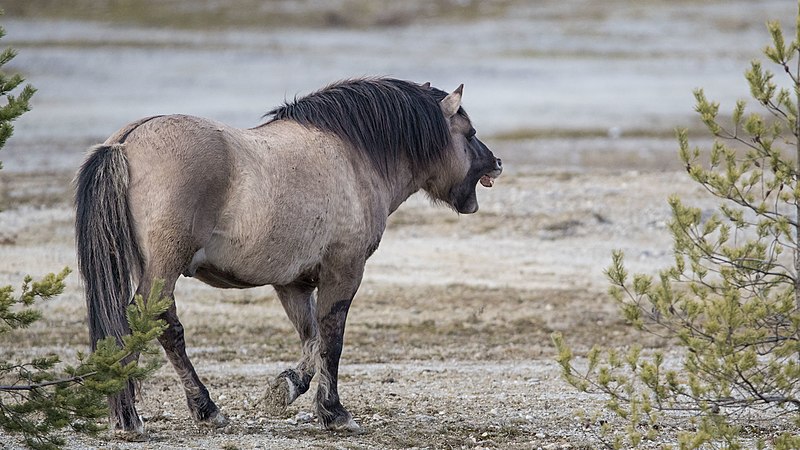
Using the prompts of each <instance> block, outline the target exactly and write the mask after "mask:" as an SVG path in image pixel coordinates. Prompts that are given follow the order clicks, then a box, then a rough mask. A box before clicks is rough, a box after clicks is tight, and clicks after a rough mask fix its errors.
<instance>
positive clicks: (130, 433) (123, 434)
mask: <svg viewBox="0 0 800 450" xmlns="http://www.w3.org/2000/svg"><path fill="white" fill-rule="evenodd" d="M114 438H116V439H119V440H122V441H127V442H147V433H145V432H144V425H142V426H139V427H137V428H136V429H134V430H114Z"/></svg>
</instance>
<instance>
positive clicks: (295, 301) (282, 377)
mask: <svg viewBox="0 0 800 450" xmlns="http://www.w3.org/2000/svg"><path fill="white" fill-rule="evenodd" d="M275 290H276V291H277V293H278V297H279V298H280V299H281V304H283V309H284V310H285V311H286V315H287V316H289V320H291V321H292V324H293V325H294V327H295V329H296V330H297V333H298V334H299V335H300V343H301V345H302V353H301V355H300V361H299V362H298V363H297V366H296V367H295V368H293V369H286V370H284V371H283V372H281V373H280V374H279V375H278V376H277V377H275V379H274V380H273V381H272V383H271V384H270V386H269V387H268V389H267V393H266V396H265V401H266V402H265V403H266V408H267V410H268V412H269V413H270V414H272V415H279V414H282V413H283V412H284V411H285V410H286V406H287V405H289V404H291V403H292V402H293V401H294V400H295V399H296V398H297V397H299V396H300V395H302V394H304V393H305V392H306V391H308V387H309V385H310V384H311V379H312V378H314V373H315V371H316V370H315V366H316V364H315V362H316V355H317V352H318V349H317V342H318V341H317V322H316V317H315V308H314V298H313V296H312V293H313V292H314V286H313V285H310V284H307V283H302V282H298V283H295V284H291V285H287V286H276V287H275Z"/></svg>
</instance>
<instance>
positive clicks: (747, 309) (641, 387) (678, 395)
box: [554, 3, 800, 449]
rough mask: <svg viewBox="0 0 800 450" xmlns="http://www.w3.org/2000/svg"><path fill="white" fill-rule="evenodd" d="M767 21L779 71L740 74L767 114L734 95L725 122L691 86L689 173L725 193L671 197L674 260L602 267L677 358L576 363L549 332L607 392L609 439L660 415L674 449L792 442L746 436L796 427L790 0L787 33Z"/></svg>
mask: <svg viewBox="0 0 800 450" xmlns="http://www.w3.org/2000/svg"><path fill="white" fill-rule="evenodd" d="M798 6H799V7H800V3H799V4H798ZM768 29H769V32H770V34H771V36H772V45H771V46H769V47H767V48H766V49H765V50H764V53H765V55H766V56H767V58H768V59H769V60H770V61H772V62H773V63H775V64H777V65H778V66H779V68H780V71H781V72H783V75H785V77H786V78H787V80H780V81H779V80H776V79H775V78H776V77H775V75H774V74H773V73H771V72H770V71H768V70H766V69H764V67H763V66H762V64H761V63H760V62H759V61H753V62H752V64H751V66H750V68H749V69H748V70H747V72H746V79H747V82H748V84H749V87H750V92H751V94H752V96H753V98H754V99H755V100H756V101H757V102H758V104H759V105H760V106H762V107H763V108H764V109H765V110H766V112H767V115H766V117H765V116H764V115H762V114H758V113H750V114H746V113H745V106H746V105H745V102H744V101H739V102H737V103H736V106H735V107H734V110H733V114H732V119H731V122H732V123H731V125H730V126H726V125H723V121H721V120H719V119H718V111H719V104H718V103H714V102H711V101H709V100H708V99H707V98H706V96H705V94H704V93H703V91H702V90H701V89H698V90H696V91H695V98H696V101H697V106H696V110H697V112H698V113H699V114H700V117H701V119H702V121H703V123H704V124H705V126H706V127H707V128H708V130H709V131H710V132H711V134H712V135H713V136H714V138H715V140H714V143H713V146H712V148H711V150H710V152H701V151H700V150H699V149H697V148H694V149H690V147H689V143H688V138H687V134H686V132H685V131H684V130H681V131H679V133H678V141H679V144H680V157H681V160H682V161H683V163H684V164H685V166H686V170H687V172H688V173H689V176H690V177H691V178H692V180H694V181H695V182H697V183H699V184H700V185H701V186H702V187H703V188H705V189H706V190H707V191H708V192H709V193H711V194H712V195H714V196H716V197H717V198H719V199H721V200H722V201H723V202H722V203H721V204H720V205H719V209H718V211H717V212H716V213H713V214H708V213H706V212H705V211H703V210H701V209H700V208H695V207H690V206H686V205H684V203H683V202H682V201H681V199H680V198H678V197H677V196H673V197H671V198H670V199H669V205H670V208H671V210H672V221H671V222H670V224H669V230H670V232H671V234H672V237H673V242H674V249H673V250H674V254H675V264H674V265H673V266H672V267H669V268H667V269H665V270H663V271H661V273H660V274H659V276H658V277H652V276H649V275H645V274H636V275H633V276H632V277H631V276H629V274H628V271H627V269H626V268H625V265H624V263H623V256H622V253H621V252H615V253H614V255H613V262H612V265H611V267H610V268H609V269H608V270H607V272H606V274H607V276H608V278H609V280H610V281H611V284H612V288H611V294H612V296H613V298H614V300H615V301H616V302H617V304H618V305H619V307H620V310H621V312H622V314H623V316H624V317H625V319H626V320H627V322H628V323H630V324H631V325H632V326H633V327H635V328H636V329H639V330H645V331H648V332H651V333H654V334H658V335H660V336H663V337H666V338H669V339H671V340H672V341H673V342H675V344H676V346H677V347H678V348H679V349H680V350H681V353H682V355H681V358H680V367H679V368H678V367H674V365H672V364H669V363H668V362H667V357H666V356H665V354H664V353H663V352H662V351H655V352H652V353H648V354H645V352H643V350H642V347H641V346H636V345H634V346H632V347H630V348H629V349H627V350H617V349H601V348H600V347H594V348H593V349H592V350H591V351H590V352H589V353H588V355H587V360H588V362H587V365H586V366H585V367H581V368H579V367H578V366H576V364H575V362H574V358H573V353H572V350H571V349H570V348H569V347H568V346H567V345H566V343H565V341H564V339H563V338H562V336H561V335H558V334H556V335H554V341H555V343H556V346H557V347H558V350H559V356H558V361H559V363H560V364H561V366H562V369H563V375H564V377H565V379H566V380H567V381H568V382H569V383H570V384H572V385H573V386H575V387H577V388H579V389H581V390H584V391H594V392H602V393H604V394H606V395H607V396H608V402H607V403H606V411H607V412H610V413H612V414H613V415H615V416H617V417H618V418H620V419H622V420H623V422H624V423H626V424H627V425H626V427H625V428H624V431H620V429H619V427H615V426H614V425H613V424H612V423H610V422H606V423H605V424H603V425H602V426H600V431H599V435H600V436H601V437H602V438H603V440H604V442H605V444H606V445H607V447H609V448H615V449H616V448H631V447H638V446H639V445H640V444H643V443H645V442H647V441H649V440H652V439H654V438H656V436H657V435H658V433H659V432H660V430H661V429H662V427H663V422H664V419H665V418H667V417H669V418H671V419H673V420H678V421H679V422H686V425H685V426H684V429H685V430H688V431H683V432H679V433H678V439H677V442H676V443H675V447H678V448H681V449H699V448H724V449H739V448H745V447H747V448H752V447H754V446H755V447H758V448H766V447H767V446H768V445H769V446H770V447H773V448H776V449H790V448H800V436H798V435H797V434H795V433H792V432H791V431H789V430H787V431H785V432H783V433H778V435H777V436H774V437H771V438H770V439H769V441H770V442H768V440H767V439H765V438H764V437H761V436H758V435H756V436H749V435H748V425H749V424H750V423H751V421H753V420H755V419H757V418H761V419H765V420H767V421H774V420H777V418H787V419H789V420H788V421H787V422H788V423H789V424H791V426H793V427H795V430H796V429H797V428H798V427H800V115H799V114H798V111H799V110H800V8H799V11H798V16H797V32H796V35H795V38H794V39H793V40H792V41H791V42H788V43H787V42H786V41H785V39H784V36H783V33H782V30H781V26H780V24H779V23H778V22H770V23H769V24H768ZM783 81H788V87H781V85H782V84H784V83H782V82H783ZM751 413H757V414H755V415H754V414H751Z"/></svg>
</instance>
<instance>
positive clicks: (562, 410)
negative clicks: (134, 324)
mask: <svg viewBox="0 0 800 450" xmlns="http://www.w3.org/2000/svg"><path fill="white" fill-rule="evenodd" d="M516 146H517V147H518V146H519V144H516ZM514 148H515V147H514V146H511V145H506V146H503V145H500V147H499V148H498V149H496V152H497V153H498V154H500V155H501V156H504V155H503V154H502V151H503V150H505V151H506V152H507V153H508V154H509V155H510V159H511V160H512V161H513V160H514V156H513V155H514V152H515V150H514ZM516 151H524V150H522V149H518V150H516ZM609 155H612V156H613V153H609ZM617 156H619V157H620V158H622V159H627V160H629V161H632V160H633V161H635V159H632V158H623V156H624V155H617ZM611 160H613V157H612V158H611ZM669 164H670V163H669V162H667V161H656V162H654V163H653V164H641V165H643V166H644V170H634V169H631V168H630V167H623V168H622V169H611V168H602V167H595V168H594V169H592V170H588V171H587V170H581V169H579V168H573V169H559V168H550V169H541V168H536V167H533V166H527V165H524V164H523V165H518V166H516V167H515V166H514V165H513V164H509V169H508V171H507V173H506V174H504V175H503V176H502V177H501V178H500V179H498V181H497V183H496V185H495V187H494V188H492V189H490V190H489V189H482V188H481V191H480V201H481V210H480V211H479V212H478V213H477V214H475V215H471V216H458V215H456V214H455V213H453V212H451V211H448V210H444V209H441V208H438V207H435V206H433V205H431V204H429V203H428V201H427V200H426V199H425V198H424V197H422V196H415V197H412V198H411V199H410V200H409V201H408V202H407V204H405V205H403V206H402V207H401V208H400V210H398V212H397V213H396V214H394V215H393V216H392V219H391V224H390V226H389V229H388V230H387V232H386V235H385V236H384V240H383V243H382V245H381V248H380V249H379V250H378V252H377V253H376V254H375V256H374V257H373V258H372V259H371V260H370V262H369V264H368V267H367V271H366V276H365V280H364V283H363V285H362V287H361V290H360V291H359V294H358V295H357V297H356V300H355V303H354V306H353V309H352V310H351V315H350V318H349V321H348V328H347V333H346V338H345V351H344V355H343V357H342V365H341V378H340V381H341V385H340V392H341V395H342V399H343V403H344V404H345V405H346V406H347V407H348V408H349V409H350V410H351V411H352V412H353V414H354V416H355V417H356V419H357V420H358V421H359V422H360V424H361V425H362V426H363V429H364V432H363V433H362V434H358V435H350V434H336V433H329V432H324V431H321V430H319V429H318V426H317V424H316V420H315V418H314V417H313V414H312V412H313V407H312V403H311V400H312V398H313V397H312V395H309V394H306V395H305V396H303V397H301V398H300V399H298V401H297V402H295V404H293V405H291V406H290V407H289V409H288V411H287V413H286V415H285V416H284V417H270V416H268V415H267V414H266V413H265V412H264V411H263V410H262V408H260V407H259V400H260V398H261V396H262V394H263V392H264V387H265V385H266V384H267V383H268V382H269V380H270V379H271V377H272V376H274V375H276V374H277V373H279V372H280V371H281V370H283V369H284V368H285V367H288V366H289V365H291V364H292V362H293V360H294V358H296V357H297V355H298V350H299V345H298V342H297V339H296V338H295V333H294V332H293V330H292V328H291V324H290V323H289V321H288V320H287V319H286V317H285V316H284V313H283V311H282V310H281V306H280V303H279V301H278V300H277V298H276V296H275V295H274V292H273V291H272V290H271V288H258V289H252V290H242V291H222V290H216V289H213V288H210V287H207V286H205V285H202V284H201V283H199V282H196V281H195V280H190V279H182V280H180V282H179V286H178V289H177V294H176V296H177V303H178V308H179V313H180V315H181V318H182V320H183V322H184V324H185V326H186V332H187V342H188V347H189V351H190V356H191V357H192V359H193V361H194V363H195V366H196V367H197V369H198V372H199V373H200V375H201V377H202V378H203V380H204V381H205V382H206V384H207V386H208V388H209V390H210V391H211V393H212V396H213V398H214V399H216V400H217V402H218V404H219V405H220V406H221V407H222V409H223V411H224V412H225V414H227V416H228V417H229V418H230V419H232V420H231V425H229V426H228V427H226V428H224V429H220V430H209V429H206V428H202V427H199V426H198V425H196V424H195V423H194V422H192V421H191V420H190V419H189V417H188V413H187V410H186V407H185V400H184V397H183V392H182V389H181V388H180V385H179V382H178V380H177V377H176V375H175V374H174V372H173V371H172V368H171V367H169V366H168V365H166V366H164V367H162V368H161V369H160V370H159V371H158V372H157V374H156V376H155V377H154V378H153V379H152V380H150V381H149V382H147V383H146V385H145V389H144V394H143V398H142V400H141V404H140V406H139V408H140V413H141V414H142V415H143V416H144V418H145V420H146V426H147V430H148V433H149V441H148V442H146V443H127V442H120V441H115V440H113V439H112V438H111V436H110V435H101V436H99V437H98V438H88V437H81V436H75V435H68V436H67V438H68V441H69V443H70V445H69V448H76V449H78V448H81V449H83V448H108V449H144V448H147V449H150V448H154V449H172V448H226V449H234V448H240V449H250V448H353V449H355V448H545V449H553V448H587V449H589V448H598V447H599V446H600V442H599V441H598V440H597V436H596V432H597V424H593V423H588V422H585V421H582V420H579V419H578V416H579V414H580V413H581V412H584V413H591V412H593V411H595V410H597V409H599V408H601V406H602V402H603V399H602V397H599V396H595V395H589V394H582V393H579V392H577V391H576V390H574V389H573V388H571V387H570V386H568V385H566V383H565V382H563V381H562V380H561V378H560V375H559V370H558V367H557V364H556V363H555V361H554V357H555V350H554V348H553V346H552V343H551V340H550V334H551V333H552V332H554V331H560V332H562V333H563V334H564V335H565V336H566V337H567V339H568V341H569V342H570V344H571V345H573V347H574V348H575V350H576V351H577V352H579V353H580V352H582V351H585V350H586V349H588V348H589V347H591V346H592V345H594V344H605V345H614V346H625V345H629V344H631V343H632V342H635V341H640V342H645V343H646V344H649V345H650V346H657V347H663V346H664V343H663V342H660V341H657V340H655V339H652V338H649V339H642V336H639V335H636V334H633V333H632V331H631V330H630V329H629V328H628V327H626V326H625V324H624V323H623V322H622V321H621V320H620V318H619V315H618V314H617V312H616V310H615V307H614V305H613V303H612V301H611V300H610V299H609V298H608V296H607V295H606V293H605V291H606V289H607V284H606V282H605V280H604V277H603V274H602V270H603V268H604V267H606V266H607V265H608V263H609V261H610V252H611V250H612V249H614V248H621V249H623V250H625V251H626V254H627V256H628V260H629V262H630V265H631V267H632V269H633V270H644V271H654V270H655V269H656V268H658V267H661V266H663V265H665V264H667V263H668V262H669V255H670V253H669V236H668V234H667V232H666V229H665V223H666V221H667V220H668V218H669V211H668V208H667V206H666V201H665V199H666V197H667V195H668V194H669V193H678V194H680V195H682V196H683V197H684V198H686V199H690V200H691V199H694V202H695V204H699V205H701V206H703V205H706V206H704V207H711V206H712V205H713V203H712V202H710V201H708V200H707V199H706V197H705V196H704V195H703V193H702V192H701V191H700V190H698V189H697V188H696V187H695V186H693V185H692V184H690V183H688V182H687V181H688V179H687V177H686V176H685V174H683V173H682V172H681V171H679V170H653V169H651V168H648V166H662V167H663V166H667V167H669ZM70 177H71V173H68V172H64V173H38V174H25V175H15V174H7V175H5V176H4V177H3V178H2V193H3V194H2V201H3V208H4V209H5V211H4V212H3V213H2V214H0V230H2V231H0V243H2V244H0V245H2V247H0V248H2V252H3V255H4V256H3V260H4V265H3V267H2V280H1V281H2V282H4V283H14V284H16V283H17V282H18V280H20V279H21V277H22V276H23V274H24V273H27V272H28V271H31V270H32V269H34V272H33V273H34V274H36V273H44V272H46V271H49V270H56V269H59V268H60V267H62V266H64V265H68V266H70V267H73V268H74V267H75V262H74V256H73V253H74V251H73V240H72V236H71V233H72V229H71V221H72V211H71V206H70V195H71V193H70V189H69V180H70ZM44 310H45V318H46V319H45V321H44V322H43V323H40V324H38V325H37V326H35V327H34V328H32V329H30V330H27V331H25V332H23V333H21V334H20V333H17V334H16V335H15V336H16V337H14V338H13V339H15V340H19V339H22V340H24V341H25V345H24V346H22V347H14V346H11V345H10V344H11V342H10V341H8V338H6V341H5V342H3V343H2V348H3V353H5V355H4V356H5V357H26V356H30V355H31V354H35V353H45V352H57V353H59V354H61V355H63V359H64V360H67V361H70V360H71V359H72V358H73V357H74V352H75V350H76V349H85V346H86V341H87V336H86V328H85V325H84V314H85V313H84V305H83V300H82V296H81V293H80V289H79V285H78V280H77V275H72V276H70V278H69V286H68V289H67V292H66V294H65V295H63V296H61V297H60V298H58V299H55V300H53V301H51V302H49V303H48V304H46V305H45V306H44ZM667 350H669V348H668V347H667ZM313 389H314V387H313V386H312V391H311V392H313ZM775 427H776V425H774V424H773V426H771V427H767V429H765V430H764V432H765V433H770V432H774V431H776V428H775ZM778 429H780V428H778ZM665 439H666V442H669V439H670V437H669V434H668V435H667V437H666V438H665ZM4 440H5V438H4ZM9 442H11V441H7V443H6V444H4V446H5V447H7V448H14V446H13V444H10V443H9ZM653 445H654V446H655V445H656V443H654V444H653Z"/></svg>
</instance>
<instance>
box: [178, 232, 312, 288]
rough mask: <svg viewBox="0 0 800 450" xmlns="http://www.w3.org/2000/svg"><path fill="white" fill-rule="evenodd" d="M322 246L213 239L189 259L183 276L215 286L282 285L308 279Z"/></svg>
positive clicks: (276, 241) (303, 242)
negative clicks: (299, 279) (304, 277)
mask: <svg viewBox="0 0 800 450" xmlns="http://www.w3.org/2000/svg"><path fill="white" fill-rule="evenodd" d="M323 249H324V245H323V244H322V243H321V242H319V241H318V240H317V239H313V238H312V239H308V240H305V241H297V240H293V239H292V240H289V239H276V238H275V237H274V236H273V237H271V238H267V239H251V240H249V241H246V242H243V241H238V240H234V241H232V240H231V239H226V238H225V237H223V236H219V235H217V236H215V237H212V239H211V240H210V241H209V242H208V243H207V244H206V245H205V246H204V247H203V248H201V249H200V250H198V252H197V253H196V254H195V256H194V258H193V259H192V263H191V264H190V266H189V268H188V269H187V273H186V274H185V275H187V276H194V277H196V278H198V279H199V280H201V281H203V282H205V283H207V284H209V285H211V286H216V287H230V288H247V287H254V286H263V285H267V284H271V285H284V284H289V283H291V282H293V281H295V280H297V279H298V278H300V277H303V276H308V275H309V274H311V272H313V270H314V269H315V268H316V267H318V266H319V263H320V260H321V258H322V252H323Z"/></svg>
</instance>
